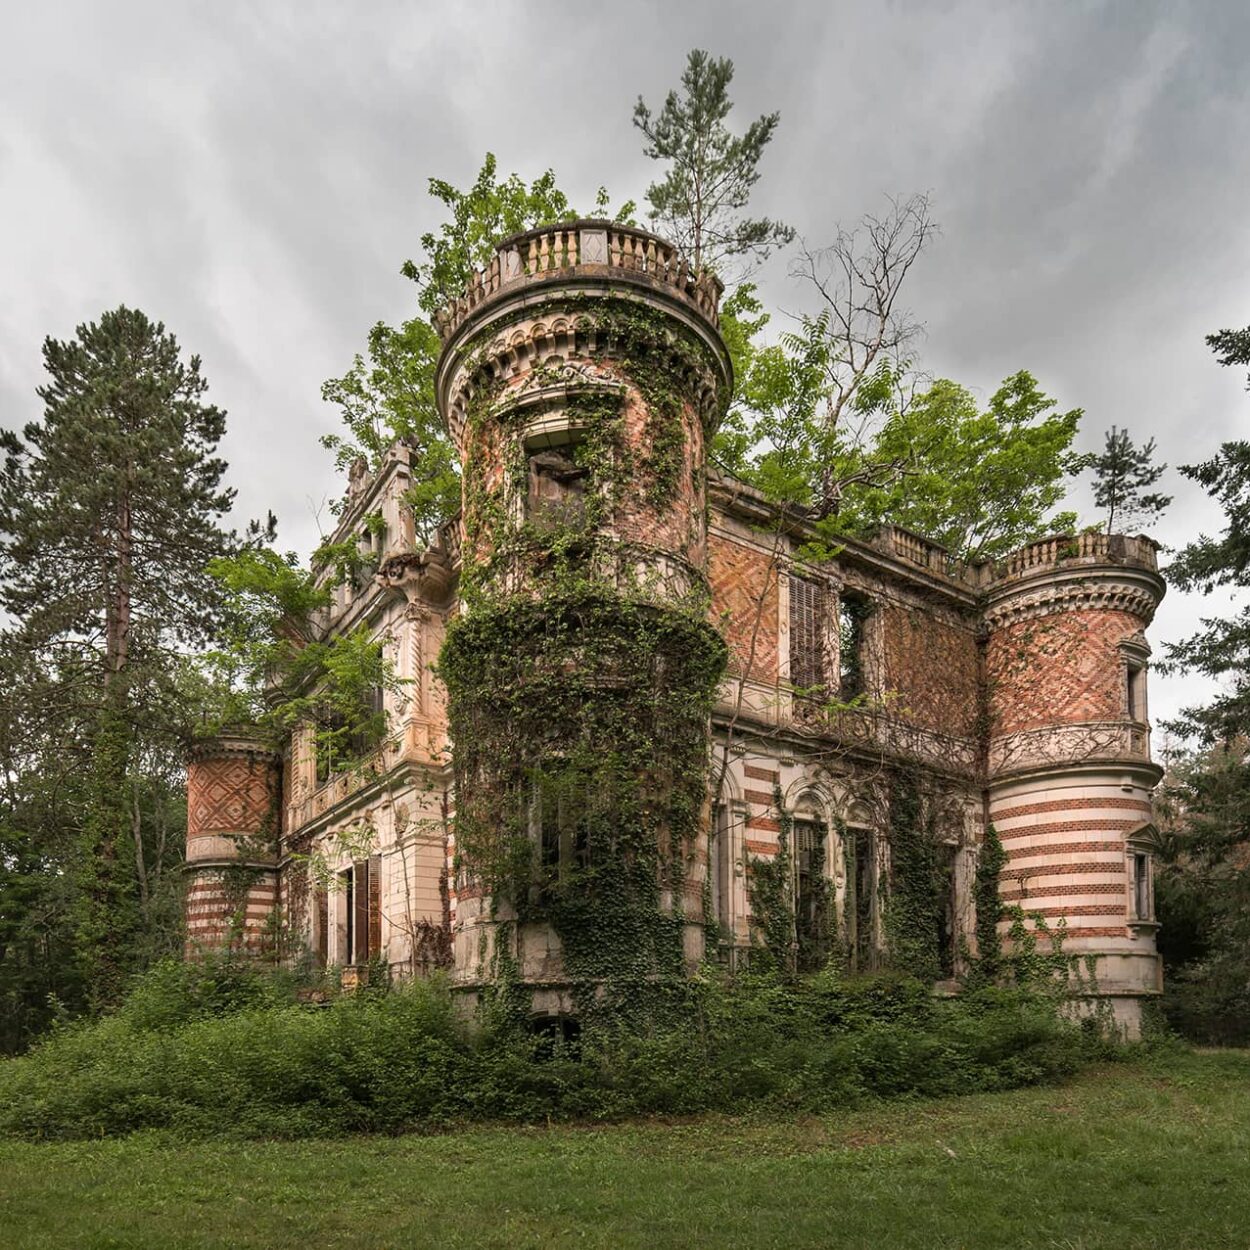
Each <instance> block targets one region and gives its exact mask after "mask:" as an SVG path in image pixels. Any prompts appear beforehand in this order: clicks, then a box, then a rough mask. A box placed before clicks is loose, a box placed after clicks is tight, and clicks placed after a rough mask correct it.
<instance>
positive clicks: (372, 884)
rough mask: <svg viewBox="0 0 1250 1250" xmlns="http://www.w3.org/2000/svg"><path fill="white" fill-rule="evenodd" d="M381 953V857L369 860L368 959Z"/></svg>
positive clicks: (375, 856) (377, 856)
mask: <svg viewBox="0 0 1250 1250" xmlns="http://www.w3.org/2000/svg"><path fill="white" fill-rule="evenodd" d="M381 953H382V857H381V856H380V855H374V856H373V857H372V858H371V859H370V860H369V958H370V959H372V958H373V957H374V956H376V955H380V954H381Z"/></svg>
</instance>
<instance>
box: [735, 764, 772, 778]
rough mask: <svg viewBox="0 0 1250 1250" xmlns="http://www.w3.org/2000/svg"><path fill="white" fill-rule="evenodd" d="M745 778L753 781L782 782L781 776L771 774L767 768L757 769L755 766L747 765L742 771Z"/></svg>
mask: <svg viewBox="0 0 1250 1250" xmlns="http://www.w3.org/2000/svg"><path fill="white" fill-rule="evenodd" d="M742 774H743V776H744V777H748V778H749V779H750V780H751V781H774V782H775V781H780V780H781V774H780V773H774V772H770V771H769V770H768V769H767V768H756V767H755V765H754V764H747V765H745V766H744V767H743V769H742Z"/></svg>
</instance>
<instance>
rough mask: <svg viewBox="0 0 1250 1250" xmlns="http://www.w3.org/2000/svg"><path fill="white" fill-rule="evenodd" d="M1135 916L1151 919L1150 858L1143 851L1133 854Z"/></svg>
mask: <svg viewBox="0 0 1250 1250" xmlns="http://www.w3.org/2000/svg"><path fill="white" fill-rule="evenodd" d="M1133 916H1134V919H1137V920H1149V919H1150V856H1149V855H1147V854H1146V853H1145V852H1143V851H1136V852H1134V854H1133Z"/></svg>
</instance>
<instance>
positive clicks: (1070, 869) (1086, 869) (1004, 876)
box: [998, 862, 1124, 881]
mask: <svg viewBox="0 0 1250 1250" xmlns="http://www.w3.org/2000/svg"><path fill="white" fill-rule="evenodd" d="M1078 872H1080V873H1102V874H1104V875H1105V874H1107V873H1116V874H1117V875H1119V876H1121V877H1122V876H1123V875H1124V865H1123V864H1120V863H1116V864H1091V863H1079V862H1078V863H1075V864H1039V865H1038V866H1037V867H1036V868H1008V869H1006V870H1004V871H1003V872H1001V873H999V874H998V875H999V879H1000V880H1002V881H1015V880H1017V879H1019V878H1020V877H1039V876H1043V875H1046V876H1055V877H1058V876H1064V875H1067V874H1069V873H1078Z"/></svg>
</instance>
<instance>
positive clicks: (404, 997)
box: [0, 966, 1101, 1138]
mask: <svg viewBox="0 0 1250 1250" xmlns="http://www.w3.org/2000/svg"><path fill="white" fill-rule="evenodd" d="M1098 1045H1099V1043H1097V1042H1096V1041H1095V1040H1094V1039H1092V1038H1091V1036H1090V1034H1089V1033H1088V1031H1086V1030H1082V1029H1080V1028H1077V1027H1076V1026H1074V1025H1072V1024H1071V1023H1066V1022H1064V1021H1063V1020H1061V1019H1060V1018H1059V1016H1058V1014H1057V1013H1056V1010H1055V1005H1054V1002H1053V1001H1052V1000H1050V999H1047V998H1045V997H1040V996H1038V995H1035V994H1031V993H1029V992H1026V991H1022V990H1002V989H984V990H979V991H976V992H971V993H968V994H966V995H964V996H963V997H960V998H956V999H937V998H934V997H933V996H931V995H930V994H929V993H928V991H927V990H926V989H925V987H924V986H923V985H921V984H920V983H919V982H918V981H913V980H908V979H906V978H898V977H890V978H886V977H865V978H859V979H855V980H850V981H847V980H838V979H836V978H834V977H832V976H825V975H821V976H817V977H815V978H812V979H810V980H808V981H805V982H801V983H798V984H790V983H783V982H781V981H779V980H776V979H773V978H769V977H759V976H757V977H753V978H746V979H743V980H741V981H739V982H738V983H737V984H735V985H726V984H722V983H721V982H719V981H715V980H712V979H706V980H700V981H696V982H695V983H693V984H692V986H691V988H690V993H689V996H688V999H687V1001H686V1002H685V1003H684V1004H682V1005H681V1006H680V1007H679V1008H676V1009H674V1011H673V1014H672V1016H671V1019H670V1020H669V1021H668V1023H667V1025H666V1027H662V1028H653V1029H652V1030H651V1031H649V1032H647V1033H645V1034H638V1033H631V1032H627V1031H624V1030H603V1029H600V1030H594V1031H591V1030H587V1033H586V1034H584V1035H583V1036H582V1038H581V1039H580V1040H579V1042H578V1043H577V1044H576V1045H565V1044H563V1043H556V1044H555V1045H554V1046H553V1045H552V1044H551V1042H550V1041H549V1040H548V1041H547V1042H546V1043H544V1044H540V1043H539V1042H538V1041H537V1040H536V1039H534V1038H531V1037H528V1036H526V1035H525V1034H524V1033H522V1032H518V1031H517V1030H516V1029H515V1028H510V1027H509V1026H507V1025H506V1024H502V1023H494V1024H492V1023H489V1022H488V1023H486V1024H483V1023H481V1022H478V1023H477V1024H476V1025H475V1026H474V1027H472V1028H470V1027H469V1026H468V1025H467V1024H466V1023H465V1022H463V1021H461V1020H460V1019H459V1018H458V1017H457V1014H456V1011H455V1008H454V1006H453V1001H452V995H451V993H450V991H449V989H448V987H447V985H446V984H445V982H443V981H442V980H438V979H435V980H431V981H418V982H416V983H413V984H410V985H405V986H402V987H399V988H397V989H395V990H393V991H391V992H390V993H374V994H359V995H355V996H344V997H340V998H337V999H335V1000H334V1001H332V1002H331V1003H330V1004H329V1005H326V1006H322V1007H312V1006H304V1005H297V1004H295V1003H294V1001H293V993H292V991H291V987H290V986H289V985H288V984H286V983H285V982H283V981H282V980H281V979H266V978H265V977H264V976H262V975H260V974H256V973H253V972H251V971H248V970H243V971H238V970H230V969H224V968H215V969H214V968H207V967H203V966H200V967H194V966H188V967H187V968H179V967H176V966H168V967H163V968H161V969H158V970H157V971H156V972H154V973H153V974H150V975H149V976H148V977H147V978H145V979H144V981H143V983H142V984H141V985H140V986H139V987H138V988H137V989H136V991H135V992H134V994H133V995H132V996H131V998H130V1000H129V1001H128V1002H127V1003H126V1004H125V1006H124V1007H123V1008H122V1010H121V1011H120V1012H119V1013H118V1014H117V1015H115V1016H113V1017H111V1018H108V1019H105V1020H102V1021H98V1022H95V1023H92V1024H80V1025H75V1026H71V1027H68V1028H64V1029H61V1030H60V1031H58V1032H57V1033H56V1034H55V1035H54V1036H52V1037H51V1038H49V1039H48V1040H47V1041H45V1042H44V1043H43V1044H41V1045H40V1046H39V1047H37V1048H36V1049H35V1050H33V1051H32V1052H31V1053H30V1054H28V1055H26V1056H24V1057H22V1058H19V1059H12V1060H8V1061H4V1062H2V1063H0V1133H4V1134H8V1135H20V1136H25V1137H86V1136H98V1135H101V1134H117V1133H125V1132H129V1131H133V1130H136V1129H145V1128H160V1129H168V1130H175V1131H178V1132H182V1133H187V1134H213V1135H226V1136H235V1137H283V1138H291V1137H309V1136H328V1135H337V1134H342V1133H350V1132H381V1133H394V1132H401V1131H405V1130H412V1129H428V1128H434V1127H438V1126H442V1125H446V1124H450V1123H454V1122H460V1121H467V1120H483V1119H490V1120H510V1121H546V1120H548V1119H553V1118H560V1119H586V1120H608V1119H619V1118H621V1117H624V1116H637V1115H650V1114H665V1115H686V1114H694V1113H699V1112H705V1111H723V1112H741V1111H749V1110H758V1109H773V1110H779V1111H780V1110H800V1111H808V1112H820V1111H825V1110H828V1109H830V1108H832V1107H837V1106H844V1105H847V1104H849V1103H852V1102H855V1101H858V1100H862V1099H865V1098H870V1097H890V1096H899V1095H923V1096H934V1095H944V1094H959V1093H968V1092H972V1091H975V1090H985V1089H1005V1088H1009V1087H1012V1086H1018V1085H1024V1084H1031V1083H1036V1082H1042V1081H1050V1080H1055V1079H1059V1078H1062V1077H1063V1076H1066V1075H1067V1074H1069V1073H1071V1072H1072V1071H1074V1070H1075V1069H1076V1067H1077V1066H1078V1065H1079V1064H1080V1063H1081V1062H1082V1061H1083V1059H1085V1058H1087V1057H1089V1056H1090V1055H1091V1054H1092V1053H1095V1051H1096V1048H1097V1047H1098ZM1099 1053H1101V1052H1099Z"/></svg>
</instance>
